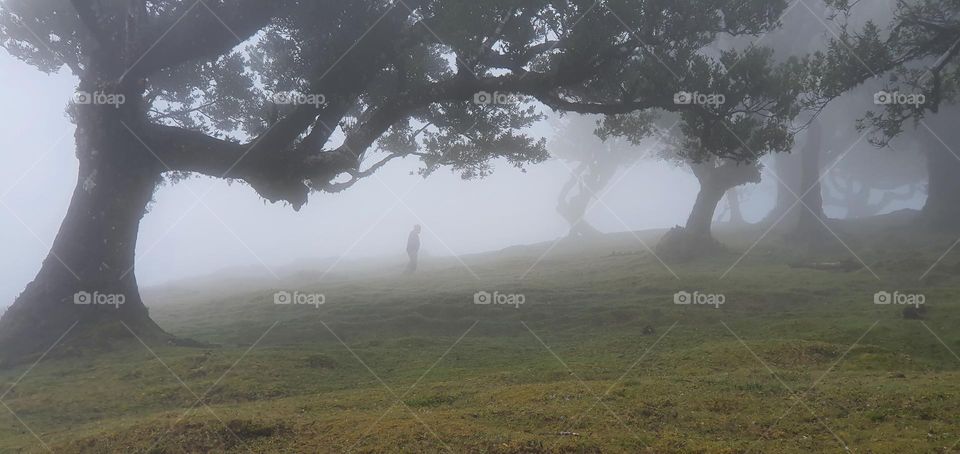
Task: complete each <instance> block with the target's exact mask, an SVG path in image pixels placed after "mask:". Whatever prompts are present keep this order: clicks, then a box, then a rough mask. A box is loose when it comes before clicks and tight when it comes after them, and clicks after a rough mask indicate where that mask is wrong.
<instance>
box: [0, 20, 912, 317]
mask: <svg viewBox="0 0 960 454" xmlns="http://www.w3.org/2000/svg"><path fill="white" fill-rule="evenodd" d="M877 11H881V12H883V11H886V8H881V7H879V6H878V8H877ZM811 13H812V11H806V10H803V9H802V8H794V9H791V10H790V11H789V12H788V13H787V14H786V15H785V17H784V18H783V21H784V23H786V24H788V27H787V28H785V29H784V30H782V31H779V32H777V33H776V34H771V35H770V36H765V37H762V38H761V40H762V41H761V42H760V44H761V45H769V46H773V47H776V48H780V49H787V50H790V51H791V53H802V52H806V51H809V50H811V49H813V48H816V47H817V42H818V41H819V40H821V39H823V37H824V36H826V34H824V35H816V34H814V35H811V36H810V38H809V39H808V40H799V39H797V36H798V32H797V31H795V30H791V29H790V27H800V26H801V25H804V24H805V25H804V26H806V27H808V28H809V27H813V28H817V29H819V28H820V27H821V26H825V25H826V22H824V21H823V20H824V19H823V18H815V17H813V15H812V14H811ZM75 86H76V80H75V79H74V78H73V77H72V76H71V75H69V74H68V72H67V71H62V72H61V73H60V74H54V75H49V76H46V75H43V74H42V73H39V72H37V71H36V70H35V69H33V68H31V67H28V66H27V65H25V64H23V63H21V62H19V61H18V60H16V59H14V58H12V57H10V56H9V55H7V54H6V53H5V52H3V51H0V102H2V105H3V106H4V107H5V108H6V109H7V111H8V112H11V114H10V115H7V116H6V118H7V121H6V122H4V123H2V124H0V153H3V157H4V159H3V162H4V163H5V165H4V166H3V167H2V168H0V250H2V253H3V256H4V260H3V261H2V264H0V267H2V268H0V308H6V307H7V306H9V305H10V304H12V302H13V301H14V299H15V297H16V296H17V295H18V294H19V293H20V292H21V291H22V290H23V289H24V286H25V285H26V284H27V283H28V282H30V280H31V279H32V278H33V276H34V275H35V274H36V272H37V270H38V269H39V268H40V264H41V261H42V260H43V258H44V257H45V256H46V255H47V252H48V251H49V250H50V247H49V246H50V244H51V243H52V241H53V239H54V237H55V235H56V233H57V230H58V228H59V226H60V222H61V221H62V218H63V216H64V213H65V212H66V210H67V206H68V204H69V201H70V196H71V193H72V191H73V188H74V186H75V183H76V178H77V165H78V162H77V160H76V158H75V157H74V138H73V132H74V126H73V125H72V124H71V123H70V122H69V120H68V118H67V117H66V115H65V113H64V112H65V108H66V106H67V103H68V102H69V100H70V99H71V97H72V95H73V93H74V89H75ZM870 96H871V95H870V90H868V89H865V90H854V91H853V92H851V93H850V94H848V95H847V96H846V97H847V98H848V101H849V100H850V99H853V100H855V102H853V103H850V102H844V100H838V101H837V102H835V104H834V105H839V106H843V107H842V108H844V109H848V110H850V112H851V113H850V114H849V115H845V114H844V113H843V112H842V111H841V112H840V113H839V114H837V113H834V115H833V117H832V118H840V119H846V120H849V121H844V120H841V123H848V124H846V125H839V124H837V123H835V122H834V123H829V124H830V125H831V127H832V128H834V129H838V130H839V129H840V128H846V129H848V130H849V131H847V132H846V136H847V139H848V140H847V141H848V142H849V141H850V140H851V138H855V137H856V136H858V134H857V133H856V132H855V131H852V128H853V120H854V119H855V117H856V116H857V115H861V114H862V112H863V111H864V109H865V108H869V107H870V104H871V103H870V99H871V97H870ZM14 112H15V114H14ZM853 112H857V113H856V114H854V113H853ZM548 113H549V112H548ZM828 118H829V117H828ZM828 121H832V120H828ZM534 135H537V136H541V137H545V138H546V139H547V140H548V141H549V140H550V139H551V138H552V137H553V136H554V131H553V129H552V128H551V126H550V121H549V120H548V121H543V122H541V124H540V125H539V126H538V127H537V128H536V129H535V132H534ZM838 135H841V134H839V133H838ZM797 140H798V142H802V140H803V136H802V134H801V135H800V136H798V138H797ZM834 145H835V146H834V148H837V149H836V150H833V151H834V153H833V154H832V155H833V157H836V156H838V155H843V151H845V149H846V146H845V145H843V144H842V143H840V141H837V142H835V144H834ZM859 146H860V148H862V149H864V150H866V151H862V152H872V151H871V150H869V148H870V146H869V145H866V144H865V143H861V144H860V145H859ZM910 151H915V150H910ZM874 152H878V153H891V150H885V151H874ZM829 159H832V158H826V161H827V162H823V163H822V166H823V169H824V170H825V171H826V170H830V169H831V168H833V165H832V163H831V162H830V161H829ZM845 159H848V158H845ZM772 160H773V157H766V158H765V159H764V160H763V162H764V164H765V165H766V169H765V171H764V176H763V181H762V182H761V183H759V184H749V185H746V186H742V187H740V188H738V190H739V191H740V194H741V198H742V210H743V215H744V218H745V219H746V221H748V222H757V221H759V220H761V219H762V218H763V217H764V216H765V215H766V214H767V213H768V211H769V210H770V209H771V208H772V207H773V205H774V203H775V200H774V199H775V197H776V192H777V191H776V179H775V178H772V177H771V175H770V172H771V171H772V170H773V169H774V166H772V165H771V162H772ZM920 165H922V164H920ZM575 167H576V163H573V162H568V161H561V160H558V159H551V160H549V161H547V162H545V163H542V164H539V165H534V166H529V167H528V169H527V171H526V173H524V172H522V171H521V170H519V169H516V168H514V167H512V166H510V165H509V164H507V163H505V162H497V163H495V171H494V172H493V174H492V175H491V176H489V177H487V178H485V179H480V180H469V181H464V180H462V179H461V178H460V176H459V175H457V174H454V173H451V172H450V171H449V170H447V169H441V170H439V171H438V172H436V173H435V174H433V175H431V176H430V177H428V178H426V179H424V178H422V177H421V176H419V175H416V174H415V172H416V170H417V169H418V168H419V165H418V162H417V160H416V159H415V158H408V159H406V160H404V161H399V160H397V161H394V162H392V163H391V164H390V165H388V166H385V167H384V168H383V169H381V170H380V171H379V172H377V173H376V174H375V175H374V176H372V177H370V178H367V179H365V180H363V181H361V182H360V183H358V184H357V185H356V186H355V187H353V188H351V189H350V190H347V191H344V192H342V193H340V194H327V193H315V194H313V195H312V196H311V199H310V202H309V203H308V204H307V205H306V206H305V207H304V208H303V209H302V210H301V211H300V212H299V213H298V212H295V211H294V210H293V209H292V208H291V207H289V206H286V205H283V204H276V205H274V204H270V203H267V202H265V201H264V200H262V199H261V198H260V197H259V196H257V194H256V193H255V192H254V191H253V190H252V189H250V188H249V187H247V186H246V185H245V184H242V183H233V184H230V183H228V182H226V181H224V180H215V179H212V178H207V177H192V178H190V179H188V180H186V181H183V182H180V183H178V184H175V185H169V184H168V185H165V186H163V187H160V188H159V189H158V190H157V192H156V194H155V196H154V203H153V204H152V205H151V207H150V212H149V213H148V214H147V215H146V216H145V217H144V220H143V222H142V224H141V228H140V237H139V241H138V243H137V265H136V266H137V279H138V281H139V282H140V284H141V286H144V287H149V286H152V285H157V284H162V283H167V282H170V281H174V280H178V279H183V278H187V277H195V276H204V275H208V274H212V273H216V272H218V271H223V270H225V269H234V270H238V271H239V269H242V270H243V271H244V272H245V273H250V272H256V273H261V274H262V277H263V278H265V279H270V278H274V277H275V276H277V275H282V274H283V272H284V271H282V270H281V269H282V268H287V269H288V270H289V266H290V265H292V264H296V265H299V266H300V267H307V268H309V267H310V264H311V263H312V264H315V265H317V274H318V276H319V275H321V274H323V273H324V272H325V271H326V270H327V266H322V265H320V264H321V262H322V260H323V259H332V261H336V260H337V259H338V258H342V259H341V260H342V261H341V262H340V263H347V262H349V261H351V260H358V259H364V258H371V257H383V258H388V259H390V258H396V259H397V260H398V261H399V260H401V258H402V257H403V255H404V248H405V242H406V237H407V234H408V232H409V231H410V229H411V227H412V226H413V225H414V224H422V225H423V233H422V234H421V238H422V244H423V249H422V253H421V254H422V256H423V257H424V258H425V259H426V260H429V258H430V257H437V256H450V255H461V254H470V253H477V252H484V251H492V250H498V249H502V248H506V247H509V246H513V245H518V244H531V243H538V242H544V241H554V240H556V239H558V238H561V237H564V236H565V235H566V234H567V232H568V230H569V225H568V224H567V223H566V222H565V221H564V219H563V218H562V217H561V216H560V215H559V214H558V213H557V210H556V208H557V202H558V195H559V192H560V190H561V188H562V187H563V185H564V183H565V182H567V181H568V180H569V178H570V176H571V172H572V171H573V169H574V168H575ZM827 180H828V179H827V178H825V185H826V184H827ZM698 189H699V185H698V183H697V180H696V178H695V177H694V176H693V174H692V173H691V172H690V171H689V169H688V167H687V166H682V167H678V166H677V165H676V164H674V163H669V162H663V161H658V160H656V159H653V158H644V159H640V160H637V161H635V162H633V163H628V164H626V165H624V166H622V167H621V168H619V169H618V170H617V173H616V174H615V175H614V176H613V177H612V178H611V180H610V183H609V184H608V185H607V186H606V187H605V188H604V189H603V190H602V191H601V192H600V198H599V200H597V201H595V202H594V203H593V204H592V205H590V208H589V210H588V211H587V215H586V220H587V221H588V222H589V223H590V224H591V225H592V226H594V227H595V228H597V229H598V230H599V231H601V232H607V233H609V232H620V231H629V230H644V229H652V228H669V227H672V226H674V225H678V224H683V223H684V222H685V220H686V218H687V216H688V214H689V212H690V208H691V206H692V205H693V202H694V200H695V198H696V195H697V191H698ZM828 190H829V189H828V188H827V187H825V189H824V191H828ZM920 192H921V193H920V194H919V195H918V196H916V197H915V198H913V199H911V200H905V201H898V202H896V203H893V204H891V205H890V206H888V207H887V208H886V209H885V212H889V211H894V210H897V209H902V208H908V207H909V208H919V207H920V206H922V204H923V201H924V198H925V195H924V194H922V191H920ZM871 197H873V198H874V199H878V198H879V197H880V194H879V193H877V194H873V195H872V196H871ZM198 199H199V200H198ZM726 207H727V202H726V201H725V200H724V201H721V203H720V205H719V207H718V210H717V213H718V216H722V215H723V214H724V213H726V211H727V210H726ZM825 211H826V214H827V215H828V216H830V217H844V216H845V214H846V213H844V211H843V210H842V209H838V208H837V207H835V206H830V205H829V204H827V205H826V206H825ZM637 248H638V250H639V249H641V248H642V246H641V245H640V244H639V243H638V244H637ZM332 261H328V263H332ZM398 272H399V269H398Z"/></svg>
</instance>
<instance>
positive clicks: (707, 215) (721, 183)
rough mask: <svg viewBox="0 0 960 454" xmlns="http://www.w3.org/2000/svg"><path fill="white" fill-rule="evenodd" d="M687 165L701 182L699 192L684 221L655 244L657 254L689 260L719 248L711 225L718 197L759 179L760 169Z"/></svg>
mask: <svg viewBox="0 0 960 454" xmlns="http://www.w3.org/2000/svg"><path fill="white" fill-rule="evenodd" d="M690 167H691V169H693V174H694V175H696V177H697V180H698V181H699V182H700V192H699V193H697V199H696V201H695V202H694V204H693V209H692V210H691V211H690V216H689V217H688V218H687V223H686V224H685V225H684V226H683V227H682V228H681V227H676V228H674V229H672V230H670V231H669V232H667V234H666V235H664V236H663V238H661V239H660V242H659V243H658V244H657V254H659V255H661V256H662V257H665V258H668V259H675V260H688V259H691V258H694V257H697V256H700V255H703V254H705V253H708V252H710V251H711V250H714V249H716V248H717V247H719V243H718V242H717V240H715V239H714V238H713V233H712V228H711V227H712V225H711V224H712V222H713V215H714V213H715V212H716V211H717V205H718V204H719V203H720V199H722V198H723V195H724V194H725V193H726V192H727V191H728V190H730V189H732V188H734V187H737V186H740V185H742V184H746V183H751V182H754V183H756V182H759V181H760V170H759V169H758V168H757V166H756V165H754V164H752V163H737V162H730V161H728V162H723V163H719V164H718V163H714V162H702V163H695V164H691V165H690Z"/></svg>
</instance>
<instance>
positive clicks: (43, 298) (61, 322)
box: [0, 106, 167, 363]
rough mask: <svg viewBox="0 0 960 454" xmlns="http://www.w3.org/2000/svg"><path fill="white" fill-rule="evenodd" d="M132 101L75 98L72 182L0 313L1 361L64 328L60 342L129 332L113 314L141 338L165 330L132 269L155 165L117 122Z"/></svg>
mask: <svg viewBox="0 0 960 454" xmlns="http://www.w3.org/2000/svg"><path fill="white" fill-rule="evenodd" d="M133 108H135V106H124V107H123V108H120V109H117V108H114V107H111V106H77V110H78V113H77V132H76V134H75V137H76V146H77V157H78V159H79V162H80V170H79V177H78V179H77V185H76V188H75V189H74V191H73V197H72V199H71V201H70V207H69V209H68V210H67V213H66V216H65V217H64V220H63V223H62V224H61V226H60V230H59V232H58V233H57V236H56V239H55V240H54V242H53V244H52V246H51V250H50V253H49V255H48V256H47V258H46V259H45V260H44V261H43V265H42V266H41V268H40V271H39V272H38V273H37V276H36V278H34V280H33V282H31V283H30V284H28V285H27V287H26V289H25V290H24V292H23V293H22V294H21V295H20V296H19V297H18V298H17V299H16V301H15V302H14V303H13V305H12V306H11V307H10V308H9V309H7V311H6V312H5V313H4V314H3V317H2V318H0V361H3V362H8V363H9V362H17V361H21V360H24V359H27V358H28V357H30V356H31V355H35V354H37V353H39V352H43V351H45V350H46V349H47V348H48V347H50V346H51V345H52V344H53V343H54V342H55V341H56V340H57V339H58V338H60V337H61V336H63V335H64V333H66V332H67V331H68V330H70V333H69V335H68V336H66V337H65V338H64V339H63V341H62V342H63V343H65V344H69V343H77V344H82V345H90V344H101V343H104V342H107V341H108V340H111V339H116V338H131V337H132V336H131V335H130V333H129V332H128V331H127V328H126V327H124V326H123V324H121V323H120V322H123V323H125V324H126V325H127V326H128V327H129V328H130V329H132V330H133V331H134V332H136V334H137V335H138V336H140V337H141V338H145V339H157V338H162V337H167V335H166V334H165V333H164V332H163V330H161V329H160V327H159V326H157V325H156V323H154V322H153V321H152V320H151V319H150V317H149V316H148V314H147V308H146V307H145V306H144V304H143V301H142V300H141V298H140V292H139V290H138V288H137V280H136V277H135V273H134V272H135V266H134V265H135V263H134V254H135V250H136V243H137V232H138V230H139V226H140V219H141V218H142V217H143V215H144V213H145V211H146V206H147V204H148V203H149V202H150V200H151V198H152V196H153V191H154V188H155V186H156V183H157V181H158V178H159V176H160V171H159V169H158V168H157V163H156V161H155V160H152V159H150V157H149V154H148V153H146V151H145V150H144V148H143V146H142V145H141V144H140V143H139V142H138V141H137V140H136V138H135V137H134V136H133V135H132V134H130V132H129V131H128V130H127V129H126V127H124V126H123V124H121V123H120V121H121V120H122V119H123V118H124V111H125V110H127V109H133ZM126 118H127V120H126V121H128V122H129V121H131V120H129V118H130V117H126ZM131 127H135V124H134V125H131ZM97 296H99V297H100V299H99V300H98V299H97ZM121 302H122V304H118V303H121ZM79 303H87V304H79ZM98 303H107V304H98ZM71 326H73V329H72V330H71V329H70V328H71Z"/></svg>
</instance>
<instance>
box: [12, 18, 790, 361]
mask: <svg viewBox="0 0 960 454" xmlns="http://www.w3.org/2000/svg"><path fill="white" fill-rule="evenodd" d="M786 3H787V2H786V1H783V0H774V1H771V0H739V1H737V0H735V1H730V0H650V1H642V2H638V1H635V0H601V1H594V0H574V1H562V2H561V1H547V0H534V1H525V2H519V1H508V0H446V1H439V0H396V1H389V2H388V1H384V0H371V1H349V2H348V1H339V0H337V1H333V0H271V1H264V0H198V1H196V2H194V1H187V2H183V1H175V0H123V1H121V0H8V1H6V2H5V3H4V4H3V8H2V10H0V42H2V44H3V47H4V48H5V49H6V50H7V52H9V53H10V54H12V55H13V56H15V57H17V58H19V59H21V60H23V61H24V62H27V63H29V64H31V65H33V66H35V67H37V68H38V69H39V70H41V71H46V72H53V71H59V70H61V69H62V68H64V67H66V68H68V69H69V71H71V72H72V73H73V74H74V75H75V76H76V77H77V79H78V81H79V82H78V90H79V91H80V92H82V93H87V94H90V95H91V98H87V97H85V96H80V97H78V99H77V100H78V101H79V102H78V103H76V104H74V105H72V106H71V107H70V113H71V116H72V118H73V120H74V122H75V123H76V135H75V138H76V156H77V159H78V160H79V175H78V179H77V185H76V189H75V190H74V193H73V198H72V200H71V203H70V207H69V209H68V211H67V214H66V216H65V218H64V221H63V224H62V226H61V228H60V230H59V233H58V234H57V236H56V239H55V240H54V242H53V245H52V247H51V251H50V254H49V256H48V257H47V258H46V260H45V261H44V262H43V265H42V267H41V269H40V271H39V272H38V274H37V276H36V278H35V279H34V281H33V282H31V283H30V284H29V285H27V288H26V290H25V291H24V292H23V293H22V294H21V295H20V296H19V297H18V298H17V300H16V301H15V302H14V304H13V305H12V306H11V307H10V308H9V309H8V310H7V311H6V313H5V314H4V315H3V317H2V319H0V352H2V355H3V356H4V357H6V358H8V359H16V358H21V357H23V356H24V355H29V354H32V353H35V352H38V351H42V350H43V349H45V348H47V347H48V346H49V345H51V344H52V343H53V342H54V341H55V340H56V339H58V337H59V336H61V335H62V334H64V333H65V332H67V331H68V329H69V328H70V327H71V326H74V324H75V323H76V325H75V326H76V327H75V328H73V330H72V331H71V332H70V336H69V337H68V341H70V339H85V338H97V339H100V338H105V339H110V338H113V337H125V336H127V332H126V328H125V327H123V326H122V325H121V322H122V324H125V325H126V327H129V328H130V329H132V330H134V331H136V332H137V333H138V335H140V336H141V337H142V338H144V339H147V340H170V339H171V338H170V336H168V335H167V334H165V333H164V332H163V330H162V329H161V328H160V327H158V326H157V325H156V324H155V323H154V322H153V321H152V320H151V319H150V318H149V316H148V314H147V308H146V306H145V305H144V304H143V302H142V300H141V298H140V294H139V291H138V289H137V284H136V277H135V266H134V265H135V261H134V251H135V244H136V240H137V233H138V227H139V223H140V220H141V218H142V217H143V215H144V212H145V209H146V207H147V204H148V203H149V202H150V200H151V197H152V195H153V193H154V190H155V189H156V188H157V186H158V184H159V183H160V182H161V181H162V180H163V179H165V178H171V176H174V177H179V176H182V175H184V174H188V173H193V174H202V175H207V176H211V177H214V178H223V179H231V180H239V181H242V182H244V183H246V184H247V185H249V187H250V188H252V189H253V190H254V191H256V193H257V194H259V195H260V196H261V197H263V198H264V199H266V200H269V201H271V202H284V203H288V204H289V205H290V206H292V207H293V208H294V209H299V208H300V207H302V206H303V205H304V204H305V203H306V202H307V199H308V196H309V195H310V194H311V193H313V192H323V191H338V190H343V189H345V188H347V187H349V186H350V185H352V184H354V183H355V182H356V181H359V180H360V179H362V178H363V177H365V176H368V175H370V174H371V173H372V172H374V171H376V170H377V169H379V168H380V167H381V166H383V165H384V164H386V163H387V162H389V161H390V160H392V159H396V158H399V157H404V156H416V157H419V158H420V159H421V160H422V161H423V163H424V164H423V165H424V166H423V171H424V173H429V172H431V171H433V170H435V169H437V168H440V167H442V166H450V167H452V168H454V169H455V170H457V171H460V172H461V173H462V174H463V175H464V176H466V177H472V176H482V175H484V174H486V173H487V172H489V170H490V168H491V167H490V164H489V162H490V160H491V159H495V158H504V159H506V160H508V161H510V162H512V163H515V164H517V165H522V164H524V163H529V162H537V161H540V160H542V159H544V158H545V157H546V156H547V155H546V151H545V149H544V146H543V141H541V140H536V139H534V138H531V137H529V136H527V135H526V134H525V133H524V132H523V131H524V129H525V128H526V127H528V126H529V125H530V124H531V123H532V122H534V121H536V120H537V119H538V118H539V116H538V115H537V114H536V112H535V110H534V107H533V106H532V104H531V103H532V102H539V103H542V104H543V105H546V106H549V107H551V108H553V109H556V110H564V111H576V112H580V113H597V114H607V115H611V114H622V113H626V112H633V111H636V110H643V109H650V108H663V109H667V110H683V109H686V108H689V106H677V105H675V104H674V103H673V93H675V92H677V91H680V90H682V89H684V88H685V87H697V86H698V85H701V84H698V78H699V77H701V76H702V74H700V73H698V72H697V71H695V70H692V69H696V68H691V64H692V63H691V62H694V61H699V60H698V59H697V58H696V56H697V55H698V52H699V51H700V50H701V49H702V48H704V46H706V45H708V44H709V43H711V42H713V41H714V40H715V38H716V36H717V35H718V34H721V33H723V34H729V35H744V34H745V35H759V34H762V33H765V32H767V31H769V30H770V29H772V28H774V27H776V25H777V20H778V17H780V14H781V13H782V12H783V10H784V9H785V8H786V6H787V4H786ZM721 76H722V75H721ZM720 78H721V79H722V77H720ZM290 93H292V94H293V95H292V96H288V95H287V94H290ZM485 93H490V94H497V95H493V96H490V97H487V96H484V94H485ZM478 95H479V96H478ZM504 95H509V96H512V97H513V98H511V99H507V100H504ZM491 100H492V102H491ZM120 101H122V102H120ZM291 101H294V102H291ZM341 136H342V140H341ZM377 145H379V146H381V147H382V148H383V149H384V150H386V151H385V152H383V153H379V154H377V153H373V152H371V151H370V150H372V149H374V148H375V147H376V146H377ZM78 292H90V293H95V292H96V293H100V294H122V295H124V296H125V302H124V304H122V305H120V306H119V308H115V307H113V306H108V305H98V304H86V305H78V304H75V301H74V298H75V295H76V294H78Z"/></svg>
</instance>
